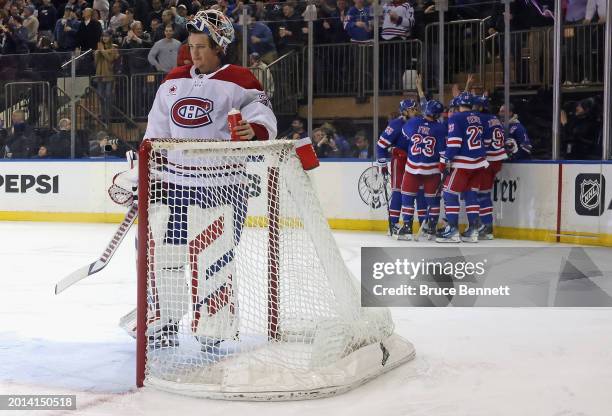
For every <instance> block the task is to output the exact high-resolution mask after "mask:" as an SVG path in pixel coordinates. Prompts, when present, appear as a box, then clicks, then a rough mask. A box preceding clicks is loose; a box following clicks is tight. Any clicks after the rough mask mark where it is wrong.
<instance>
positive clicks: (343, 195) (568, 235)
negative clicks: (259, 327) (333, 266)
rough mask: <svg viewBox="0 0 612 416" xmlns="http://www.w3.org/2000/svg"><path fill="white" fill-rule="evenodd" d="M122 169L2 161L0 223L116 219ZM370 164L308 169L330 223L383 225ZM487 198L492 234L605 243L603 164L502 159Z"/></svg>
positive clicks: (253, 206)
mask: <svg viewBox="0 0 612 416" xmlns="http://www.w3.org/2000/svg"><path fill="white" fill-rule="evenodd" d="M125 168H126V164H125V162H123V161H103V160H98V161H35V162H33V161H7V162H3V163H1V164H0V194H1V195H2V197H1V198H0V201H1V202H0V220H9V221H10V220H27V221H65V222H119V221H120V220H121V219H122V218H123V214H124V213H125V208H124V207H122V206H119V205H116V204H114V203H113V202H112V201H111V200H110V198H108V196H107V189H108V187H109V185H110V184H111V181H112V178H113V176H114V175H115V174H116V173H118V172H120V171H122V170H124V169H125ZM370 168H371V163H370V162H346V161H330V162H327V161H326V162H324V163H322V164H321V166H320V167H319V168H317V169H315V170H314V171H311V172H310V173H308V175H309V176H310V177H311V179H312V182H313V185H314V187H315V189H316V191H317V194H318V196H319V199H320V201H321V204H322V207H323V211H324V213H325V216H326V218H327V219H328V221H329V223H330V226H331V227H332V228H335V229H346V230H362V231H367V230H370V231H383V230H385V229H386V227H387V222H386V206H385V204H384V198H383V194H382V193H380V192H378V194H376V192H374V193H373V192H370V191H371V189H370V188H375V187H376V185H375V184H372V183H369V182H368V181H367V180H365V182H364V177H366V179H367V176H368V175H367V173H368V172H366V171H367V170H368V169H370ZM262 169H265V167H264V166H263V164H261V165H257V164H252V165H251V166H250V168H249V174H251V175H260V176H262V173H263V171H262ZM364 172H365V174H364ZM360 178H361V182H360ZM370 179H371V178H370ZM606 186H607V188H608V189H606ZM259 191H260V192H259V195H258V196H257V197H254V198H252V199H251V201H250V202H249V215H250V216H261V215H265V201H266V186H261V189H260V190H259ZM379 191H380V190H379ZM493 199H494V212H495V216H496V235H497V236H498V237H503V238H517V239H530V240H541V241H551V242H554V241H560V242H571V243H579V244H593V245H612V165H610V164H605V163H604V164H602V163H593V164H589V163H563V164H561V163H556V162H541V163H538V162H532V163H508V164H505V165H504V167H503V169H502V171H501V172H500V174H499V175H498V178H497V180H496V182H495V185H494V189H493Z"/></svg>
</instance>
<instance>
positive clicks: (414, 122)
mask: <svg viewBox="0 0 612 416" xmlns="http://www.w3.org/2000/svg"><path fill="white" fill-rule="evenodd" d="M423 120H424V118H422V117H421V116H415V117H411V118H410V119H409V120H408V121H406V122H405V123H404V129H406V130H407V129H414V128H416V127H418V126H420V125H421V124H422V123H423Z"/></svg>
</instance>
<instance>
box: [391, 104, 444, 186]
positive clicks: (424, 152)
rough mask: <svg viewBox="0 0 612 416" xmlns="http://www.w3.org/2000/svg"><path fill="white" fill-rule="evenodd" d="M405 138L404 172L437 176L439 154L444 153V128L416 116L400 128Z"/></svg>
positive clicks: (438, 171) (440, 124) (439, 124)
mask: <svg viewBox="0 0 612 416" xmlns="http://www.w3.org/2000/svg"><path fill="white" fill-rule="evenodd" d="M402 133H403V135H404V137H405V138H406V143H405V146H406V148H405V149H404V150H406V154H407V155H408V157H407V159H406V172H409V173H412V174H414V175H433V174H439V173H440V169H439V168H438V162H439V160H440V153H441V152H442V153H444V146H445V141H446V128H445V127H444V125H443V124H442V123H439V122H437V121H427V120H426V119H425V118H424V117H421V116H417V117H413V118H411V119H410V120H408V121H407V122H406V123H405V124H404V126H403V127H402Z"/></svg>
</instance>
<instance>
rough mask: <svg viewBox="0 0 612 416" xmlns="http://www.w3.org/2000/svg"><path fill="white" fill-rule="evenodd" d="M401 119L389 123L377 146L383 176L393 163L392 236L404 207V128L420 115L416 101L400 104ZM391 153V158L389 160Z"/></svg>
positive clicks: (390, 209)
mask: <svg viewBox="0 0 612 416" xmlns="http://www.w3.org/2000/svg"><path fill="white" fill-rule="evenodd" d="M399 110H400V114H401V115H400V117H397V118H394V119H393V120H391V121H389V124H388V125H387V127H386V128H385V130H384V131H383V132H382V134H381V135H380V137H379V138H378V142H377V146H376V158H377V161H376V165H377V166H378V169H379V172H380V173H381V174H383V175H385V176H386V175H388V174H389V169H388V167H387V163H389V160H390V161H391V201H389V221H390V223H391V236H394V235H396V234H397V231H398V230H399V224H398V222H399V217H400V210H401V207H402V194H401V184H402V178H403V175H404V166H405V165H406V151H405V150H403V149H405V148H406V146H405V144H404V143H403V142H404V141H405V138H404V136H403V135H402V126H403V125H404V123H405V122H406V120H409V119H410V118H411V117H414V116H415V115H417V114H418V105H417V103H416V102H415V101H414V100H410V99H406V100H403V101H401V102H400V106H399ZM389 151H391V152H390V153H391V157H390V158H389Z"/></svg>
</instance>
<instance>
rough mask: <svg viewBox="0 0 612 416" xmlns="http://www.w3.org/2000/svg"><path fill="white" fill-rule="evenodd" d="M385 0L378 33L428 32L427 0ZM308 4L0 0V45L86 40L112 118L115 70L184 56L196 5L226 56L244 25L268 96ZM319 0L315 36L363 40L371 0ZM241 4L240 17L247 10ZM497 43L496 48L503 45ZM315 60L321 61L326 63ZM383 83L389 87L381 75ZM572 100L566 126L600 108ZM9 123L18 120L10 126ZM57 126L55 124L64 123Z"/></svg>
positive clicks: (67, 44) (333, 135)
mask: <svg viewBox="0 0 612 416" xmlns="http://www.w3.org/2000/svg"><path fill="white" fill-rule="evenodd" d="M381 3H382V10H383V15H382V17H381V32H380V36H381V40H385V41H386V40H397V39H420V40H424V39H425V27H426V25H428V24H430V23H434V22H436V21H437V19H438V11H437V10H436V9H435V2H434V1H432V0H391V1H382V2H381ZM306 4H307V3H306V2H305V1H298V0H290V1H285V2H275V1H269V0H0V54H5V55H6V54H27V53H46V54H51V52H53V51H57V52H72V51H77V52H78V51H85V50H88V49H92V50H93V51H94V53H92V54H90V56H88V57H87V59H83V60H82V62H79V71H81V72H84V73H86V74H89V75H95V76H96V80H95V81H94V82H93V86H94V87H95V88H96V90H97V93H98V95H99V96H100V97H101V98H102V99H103V100H102V102H103V103H105V104H103V105H102V106H101V117H102V119H103V120H108V119H109V117H110V114H111V113H112V111H111V110H110V108H108V103H109V102H111V101H112V100H111V99H110V97H112V96H113V94H114V90H113V81H112V75H117V74H128V75H129V74H136V73H146V72H152V71H160V72H168V71H169V70H170V69H172V68H173V67H174V66H177V65H184V64H189V63H190V55H189V50H188V47H187V45H186V39H187V35H188V33H187V30H186V22H187V21H188V20H189V19H190V18H191V17H192V16H193V15H194V14H195V13H196V12H197V11H199V10H203V9H208V8H215V9H218V10H221V11H223V12H224V13H225V14H226V15H227V16H229V17H230V18H231V20H232V21H233V22H234V25H235V29H236V37H237V39H236V42H235V44H234V45H233V48H230V55H231V57H230V60H233V61H235V62H237V61H239V59H240V56H241V52H242V51H241V50H240V48H241V45H242V39H241V38H242V34H243V30H242V28H243V25H246V33H247V39H246V44H247V47H248V53H249V65H250V67H251V70H252V71H253V72H254V74H255V75H256V77H257V78H258V79H259V80H260V82H261V84H262V85H263V86H264V88H265V90H266V92H267V93H268V94H269V95H270V97H273V96H274V94H275V82H274V79H273V78H272V74H271V71H269V69H268V65H269V64H270V63H271V62H273V61H274V60H275V59H277V58H278V57H279V56H281V55H282V54H284V53H287V52H289V51H291V50H294V49H297V48H301V47H302V46H303V45H305V43H306V42H307V38H308V26H307V23H306V21H305V18H304V12H305V9H306ZM562 5H563V7H564V10H563V16H564V21H565V22H566V23H569V24H575V23H585V24H588V23H603V22H604V19H605V14H604V9H605V5H606V2H605V0H580V1H567V2H562ZM315 6H316V10H317V20H316V21H315V22H314V28H315V33H314V36H315V42H316V43H317V44H329V43H344V42H354V43H355V42H356V43H365V42H369V41H371V40H372V36H373V25H372V22H373V13H372V10H371V6H370V4H369V1H368V0H316V1H315ZM449 6H450V7H449V9H448V11H447V12H446V13H445V19H446V20H447V21H453V20H460V19H484V18H488V19H487V21H486V28H485V31H486V35H488V36H491V35H494V34H496V33H502V32H503V30H504V13H503V5H502V4H501V2H493V1H491V2H482V1H478V0H451V1H450V4H449ZM537 6H538V7H535V6H534V5H533V4H525V3H523V2H512V3H511V14H510V24H511V30H513V31H514V30H525V29H532V28H538V27H543V26H550V25H552V24H553V19H552V14H553V12H554V1H553V0H541V1H539V2H537ZM245 10H246V19H245V18H244V17H243V11H245ZM564 36H566V37H572V36H573V37H575V39H576V42H575V44H576V45H578V44H579V43H580V41H581V39H582V38H581V35H580V33H579V32H573V31H571V30H566V31H564ZM530 45H531V44H530ZM566 45H568V51H566V52H567V53H566V55H567V56H570V58H569V59H574V58H576V59H578V58H579V56H578V55H579V54H580V53H581V50H580V48H578V47H575V45H574V43H571V42H566ZM531 46H532V60H533V62H534V68H535V69H534V70H533V71H532V70H531V68H530V78H531V79H537V78H538V77H541V75H542V74H540V68H539V66H540V65H539V63H538V61H536V60H535V59H533V57H534V56H537V55H538V52H537V49H536V50H534V49H533V47H534V45H531ZM498 49H499V50H500V51H501V48H498ZM512 53H513V54H516V53H517V52H516V51H513V52H512ZM572 53H573V54H574V55H572ZM572 56H574V58H572ZM346 59H348V62H353V61H351V59H354V57H351V56H349V57H347V58H346ZM61 62H62V61H61V60H60V59H59V58H58V59H51V58H50V57H45V58H44V59H31V60H30V61H29V65H30V66H31V67H32V68H33V69H34V70H35V71H37V72H38V73H39V74H44V73H45V72H49V74H50V75H51V72H52V71H49V70H48V68H46V66H53V67H57V68H58V67H59V65H60V63H61ZM353 63H354V62H353ZM536 64H537V65H536ZM348 66H349V67H350V66H351V65H348ZM400 66H401V67H398V68H394V67H393V66H392V65H387V67H386V69H385V71H386V72H384V71H383V72H384V74H385V77H384V79H387V78H389V79H390V78H394V79H399V78H401V75H402V72H403V71H404V70H405V69H406V68H405V66H403V63H402V65H400ZM536 66H537V67H538V68H536ZM573 66H574V67H579V65H573ZM321 68H323V69H322V70H326V68H325V67H321ZM321 68H319V69H320V70H321ZM434 72H435V71H434ZM389 74H390V75H391V76H389ZM41 76H42V75H41ZM347 78H350V77H347ZM570 78H571V77H570ZM574 78H576V79H575V82H581V81H584V80H583V78H585V75H584V74H582V73H578V74H576V75H575V76H574ZM572 80H573V78H572ZM50 81H51V80H50ZM353 81H355V80H353ZM355 82H356V81H355ZM568 82H569V83H571V82H572V81H571V80H570V81H568ZM52 84H53V83H52ZM279 85H280V83H279ZM381 85H382V87H383V88H384V87H385V85H386V84H385V82H384V80H383V83H382V84H381ZM393 88H395V87H393ZM578 107H580V108H577V110H576V111H575V113H574V112H573V111H569V113H571V116H570V117H569V118H567V117H565V118H563V117H562V121H564V120H565V119H566V118H567V119H568V120H569V121H567V122H566V123H564V124H563V125H564V129H565V131H569V130H571V129H572V128H574V127H573V126H574V125H573V124H572V123H573V121H572V120H574V118H576V119H580V118H581V117H583V118H584V116H582V115H581V113H580V111H581V109H582V110H585V111H584V114H589V115H592V116H593V117H594V116H595V113H596V112H597V111H599V110H597V109H596V108H594V107H593V106H589V105H588V103H585V105H583V106H578ZM18 124H19V123H18ZM295 124H299V123H297V122H296V123H295ZM579 124H580V123H579ZM582 124H584V123H582ZM11 128H12V129H14V126H13V127H11ZM56 128H58V129H59V131H61V127H60V126H56ZM292 128H293V125H292ZM302 128H303V123H302ZM17 130H19V127H18V128H17ZM17 133H19V131H17ZM289 133H291V132H289ZM14 135H15V132H13V136H14ZM313 140H314V141H315V144H316V146H317V147H316V148H317V153H318V154H319V155H320V156H321V157H365V156H366V155H370V153H371V149H370V148H369V147H370V146H369V144H370V141H371V140H370V139H368V138H367V137H366V134H365V133H363V132H355V131H352V132H351V134H350V139H348V140H347V139H346V138H345V136H343V135H342V134H340V133H338V131H336V129H334V128H333V126H326V125H323V126H320V127H319V128H317V129H315V131H314V132H313ZM26 147H27V146H26ZM32 149H33V150H32ZM576 149H580V145H579V144H570V145H569V146H568V148H567V154H568V155H573V154H577V153H576V152H579V150H576ZM20 151H21V150H18V151H17V152H16V154H18V153H19V152H20ZM26 153H28V154H29V155H30V156H36V155H38V156H39V157H46V156H41V154H43V155H44V154H53V152H49V149H46V151H40V146H38V147H36V146H34V148H28V149H26ZM30 153H31V154H30ZM5 154H6V152H5Z"/></svg>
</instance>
